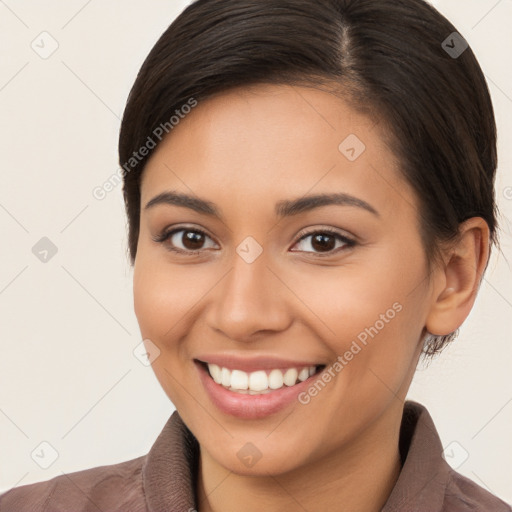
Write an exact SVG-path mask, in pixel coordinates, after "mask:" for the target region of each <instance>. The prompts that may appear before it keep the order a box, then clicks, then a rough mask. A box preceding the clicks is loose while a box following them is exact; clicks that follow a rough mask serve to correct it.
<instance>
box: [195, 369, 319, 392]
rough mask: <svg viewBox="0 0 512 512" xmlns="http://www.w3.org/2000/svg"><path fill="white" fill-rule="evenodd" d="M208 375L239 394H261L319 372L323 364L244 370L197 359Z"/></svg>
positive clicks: (305, 378)
mask: <svg viewBox="0 0 512 512" xmlns="http://www.w3.org/2000/svg"><path fill="white" fill-rule="evenodd" d="M197 362H198V363H200V364H201V365H202V366H203V368H204V369H205V370H206V372H207V373H208V374H209V376H210V377H211V378H212V379H213V380H214V381H215V382H216V383H217V384H219V385H221V386H222V387H223V388H225V389H227V390H229V391H234V392H236V393H241V394H249V395H261V394H265V393H272V392H273V391H278V390H279V389H282V388H286V387H293V386H295V385H296V384H299V383H301V382H304V381H305V380H307V379H309V378H311V377H313V376H314V375H316V374H318V373H320V372H321V371H322V370H323V369H324V368H325V365H324V364H322V365H317V366H302V367H292V368H283V369H280V368H275V369H266V370H256V371H253V372H245V371H243V370H237V369H229V368H225V367H222V366H219V365H217V364H213V363H206V362H204V361H199V360H197Z"/></svg>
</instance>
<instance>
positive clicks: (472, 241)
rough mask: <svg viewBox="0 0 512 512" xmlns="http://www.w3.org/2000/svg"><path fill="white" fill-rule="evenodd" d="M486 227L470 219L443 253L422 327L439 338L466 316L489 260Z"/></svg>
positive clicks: (485, 223) (463, 224) (457, 325)
mask: <svg viewBox="0 0 512 512" xmlns="http://www.w3.org/2000/svg"><path fill="white" fill-rule="evenodd" d="M489 243H490V241H489V226H488V225H487V222H485V220H484V219H482V218H480V217H472V218H471V219H468V220H466V221H465V222H463V223H462V224H461V225H460V228H459V237H458V239H457V242H455V243H454V244H451V245H450V247H449V249H447V250H445V253H444V265H443V267H442V268H439V269H438V270H437V274H438V276H437V279H436V283H437V284H436V286H435V287H434V290H433V296H432V306H431V308H430V310H429V313H428V316H427V320H426V324H425V327H426V329H427V330H428V332H429V333H430V334H433V335H437V336H443V335H447V334H450V333H452V332H454V331H455V330H457V329H458V328H459V327H460V326H461V325H462V323H463V322H464V320H465V319H466V318H467V316H468V315H469V312H470V311H471V308H472V307H473V304H474V302H475V299H476V295H477V293H478V289H479V287H480V282H481V279H482V277H483V273H484V271H485V268H486V266H487V261H488V258H489Z"/></svg>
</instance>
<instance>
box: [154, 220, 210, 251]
mask: <svg viewBox="0 0 512 512" xmlns="http://www.w3.org/2000/svg"><path fill="white" fill-rule="evenodd" d="M152 238H153V240H154V241H155V242H158V243H161V244H164V245H165V247H166V249H168V250H169V251H173V252H177V253H181V254H186V255H192V256H193V255H195V254H198V253H200V252H201V251H202V250H203V249H205V248H208V247H204V244H205V240H206V239H208V240H211V241H212V242H213V240H212V239H211V238H210V237H209V236H208V235H207V234H206V233H205V232H204V231H201V230H200V229H196V228H186V227H180V228H176V229H173V230H171V231H164V232H163V233H161V234H160V235H157V236H156V237H152ZM214 245H215V244H214ZM210 248H211V247H210Z"/></svg>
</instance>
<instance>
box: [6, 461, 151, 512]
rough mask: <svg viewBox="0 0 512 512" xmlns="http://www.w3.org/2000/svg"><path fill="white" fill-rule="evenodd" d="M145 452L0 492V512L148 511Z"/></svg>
mask: <svg viewBox="0 0 512 512" xmlns="http://www.w3.org/2000/svg"><path fill="white" fill-rule="evenodd" d="M145 459H146V455H143V456H141V457H137V458H136V459H131V460H128V461H125V462H120V463H117V464H110V465H106V466H98V467H94V468H89V469H84V470H81V471H75V472H72V473H63V474H62V475H58V476H56V477H54V478H52V479H50V480H46V481H44V482H36V483H32V484H27V485H22V486H19V487H14V488H13V489H10V490H8V491H7V492H5V493H4V494H1V495H0V512H25V511H26V512H58V511H67V512H69V511H71V510H81V511H84V512H85V511H89V510H90V511H98V510H100V511H102V512H109V511H114V510H120V508H119V507H122V508H123V509H124V510H130V511H133V512H145V511H146V507H145V500H144V491H143V486H142V470H143V466H144V462H145Z"/></svg>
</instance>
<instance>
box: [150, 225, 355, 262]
mask: <svg viewBox="0 0 512 512" xmlns="http://www.w3.org/2000/svg"><path fill="white" fill-rule="evenodd" d="M180 231H185V232H186V231H189V232H192V233H198V234H200V235H204V236H206V237H208V238H211V237H210V236H209V235H208V234H207V233H205V232H204V231H202V230H201V229H197V228H191V227H183V226H182V227H179V228H176V229H173V230H171V231H167V232H166V231H164V232H162V233H161V234H159V235H157V236H155V237H152V239H153V241H155V242H157V243H161V244H165V242H166V241H167V240H169V239H170V238H171V237H172V236H173V235H175V234H176V233H179V232H180ZM318 234H322V235H323V234H329V235H331V236H333V237H335V238H337V239H338V240H340V241H341V242H343V243H344V244H345V245H344V247H338V248H337V249H335V250H332V251H329V252H326V253H317V252H313V254H315V255H316V256H317V257H319V258H324V257H328V256H332V255H334V254H337V253H338V252H340V251H342V250H346V249H347V248H348V249H350V248H352V247H354V246H355V245H356V244H357V242H356V241H355V240H353V239H351V238H348V237H346V236H344V235H341V234H340V233H339V232H337V231H335V230H334V229H331V228H323V229H317V230H316V231H309V232H302V233H300V234H299V235H298V239H297V241H296V242H295V243H294V244H293V245H297V244H298V243H299V242H301V241H302V240H304V239H305V238H307V237H309V236H313V235H318ZM166 245H167V244H166ZM166 249H167V250H169V251H171V252H174V253H178V254H183V255H186V256H195V255H197V254H199V253H201V252H202V251H204V249H198V250H196V251H193V250H187V251H184V250H183V249H177V248H175V247H171V246H169V245H167V247H166ZM292 252H306V253H311V251H292Z"/></svg>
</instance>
